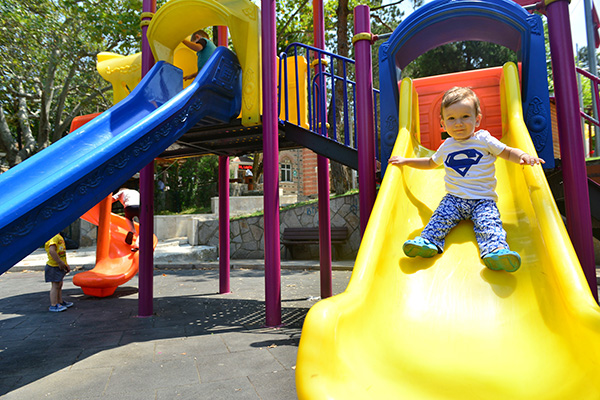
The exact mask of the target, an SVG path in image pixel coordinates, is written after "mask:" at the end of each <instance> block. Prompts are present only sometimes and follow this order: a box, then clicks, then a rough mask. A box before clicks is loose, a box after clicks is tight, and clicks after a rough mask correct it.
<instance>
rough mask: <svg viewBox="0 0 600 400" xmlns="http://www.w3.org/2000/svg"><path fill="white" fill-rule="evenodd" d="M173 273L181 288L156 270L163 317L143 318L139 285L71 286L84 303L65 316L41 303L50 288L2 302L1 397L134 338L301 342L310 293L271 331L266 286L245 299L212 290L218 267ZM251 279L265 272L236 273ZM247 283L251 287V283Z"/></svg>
mask: <svg viewBox="0 0 600 400" xmlns="http://www.w3.org/2000/svg"><path fill="white" fill-rule="evenodd" d="M168 274H169V275H170V277H169V278H170V279H169V285H170V286H173V285H175V286H176V287H169V286H167V285H164V284H163V282H161V280H160V277H161V275H162V272H158V273H157V274H156V276H155V288H154V296H155V300H154V311H155V315H153V316H152V317H148V318H139V317H137V314H138V299H137V297H138V296H137V289H136V288H134V287H131V286H125V287H120V288H118V289H117V291H116V292H115V294H114V295H113V296H110V297H106V298H102V299H98V298H93V297H89V296H86V295H84V294H83V293H82V292H81V290H80V289H79V288H72V286H70V285H67V284H65V287H70V288H69V289H65V290H64V295H65V297H66V298H69V299H71V300H73V301H74V302H75V304H76V305H75V307H73V308H70V309H69V310H68V311H65V312H62V313H58V314H56V313H50V312H48V311H47V308H46V306H43V307H42V306H40V305H44V304H46V303H47V302H48V292H47V291H41V290H40V291H32V292H30V293H26V294H20V295H15V296H10V297H5V298H2V299H0V341H1V342H0V343H1V344H0V396H1V395H4V394H6V393H8V392H10V391H12V390H16V389H18V388H20V387H23V386H26V385H28V384H29V383H31V382H34V381H37V380H39V379H41V378H43V377H45V376H48V375H50V374H53V373H54V372H57V371H59V370H61V369H64V368H68V367H69V366H71V365H73V364H75V363H78V362H80V361H82V360H84V359H85V358H87V357H90V356H92V355H94V354H96V353H99V352H102V351H104V350H110V349H113V348H116V347H119V346H125V345H127V344H130V343H136V342H137V343H140V342H148V341H153V340H161V339H176V338H186V337H187V338H189V337H194V336H201V335H215V334H223V333H228V332H238V333H249V334H252V335H254V336H253V338H252V339H253V340H254V339H255V341H254V342H252V343H251V344H250V346H252V347H269V346H297V345H298V342H299V339H300V331H301V327H302V323H303V321H304V317H305V316H306V313H307V311H308V309H309V307H303V306H289V304H295V302H296V300H303V298H299V299H290V300H287V301H285V300H284V302H283V304H284V306H283V307H282V322H283V324H284V327H283V328H282V329H273V328H266V327H265V326H264V321H265V319H264V318H265V308H264V302H263V300H261V299H258V298H257V299H252V298H251V297H252V296H257V293H258V294H260V293H259V292H261V291H262V290H264V289H262V287H261V288H260V290H258V289H254V292H252V293H251V292H250V291H249V292H248V293H247V294H248V296H246V297H250V299H242V298H235V295H219V294H218V293H211V292H210V291H206V290H205V288H206V286H207V285H206V283H207V282H210V283H211V286H214V280H215V279H216V280H217V281H218V274H217V273H215V272H212V271H210V272H206V273H203V274H199V273H198V271H184V270H182V271H169V272H168ZM245 274H247V276H244V275H245ZM173 275H175V277H173ZM248 278H252V279H257V278H260V277H258V276H257V273H256V272H255V271H248V272H247V273H246V272H244V271H240V272H238V273H237V275H236V279H240V282H243V280H244V279H248ZM156 282H158V284H157V283H156ZM290 285H294V284H290ZM290 285H288V286H290ZM239 286H240V289H239V292H243V291H244V285H242V284H239ZM42 287H45V286H42ZM263 287H264V286H263ZM203 290H204V291H203ZM194 291H196V293H193V292H194ZM179 293H181V294H179ZM240 295H244V293H241V294H240ZM261 333H264V335H261ZM261 336H263V337H261Z"/></svg>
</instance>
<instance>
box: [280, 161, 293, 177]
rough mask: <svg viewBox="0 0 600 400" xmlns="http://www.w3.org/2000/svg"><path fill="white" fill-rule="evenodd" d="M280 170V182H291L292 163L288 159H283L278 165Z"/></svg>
mask: <svg viewBox="0 0 600 400" xmlns="http://www.w3.org/2000/svg"><path fill="white" fill-rule="evenodd" d="M279 169H280V171H281V182H292V164H291V163H290V162H289V161H287V160H286V161H284V162H282V163H281V165H280V167H279Z"/></svg>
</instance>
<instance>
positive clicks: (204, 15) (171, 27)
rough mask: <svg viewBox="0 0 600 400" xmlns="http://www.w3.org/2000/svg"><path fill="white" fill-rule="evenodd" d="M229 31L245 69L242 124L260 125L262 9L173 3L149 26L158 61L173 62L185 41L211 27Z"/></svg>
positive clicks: (237, 2) (230, 3)
mask: <svg viewBox="0 0 600 400" xmlns="http://www.w3.org/2000/svg"><path fill="white" fill-rule="evenodd" d="M214 25H225V26H227V27H229V31H230V33H231V40H232V42H233V46H234V51H235V52H236V54H237V57H238V59H239V61H240V64H241V66H242V71H243V76H242V124H243V125H244V126H250V125H256V124H259V123H260V114H261V72H260V36H259V9H258V7H257V6H256V5H255V4H253V3H252V2H250V1H248V0H221V1H215V0H172V1H170V2H168V3H167V4H165V5H164V6H162V7H161V8H160V9H159V10H158V11H157V12H156V14H155V15H154V17H153V18H152V21H151V22H150V25H149V26H148V40H149V42H150V47H151V48H152V52H153V53H154V57H155V58H156V60H164V61H167V62H171V63H172V62H173V58H174V51H175V49H176V48H177V46H179V45H180V43H181V41H182V40H183V39H185V38H187V37H189V36H190V35H191V34H192V33H194V32H195V31H197V30H198V29H204V28H205V27H207V26H214Z"/></svg>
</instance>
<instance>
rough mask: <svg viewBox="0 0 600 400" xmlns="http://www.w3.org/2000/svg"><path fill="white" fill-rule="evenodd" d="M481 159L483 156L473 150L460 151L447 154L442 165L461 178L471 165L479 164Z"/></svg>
mask: <svg viewBox="0 0 600 400" xmlns="http://www.w3.org/2000/svg"><path fill="white" fill-rule="evenodd" d="M482 157H483V154H481V153H480V152H479V151H477V150H475V149H468V150H460V151H455V152H454V153H450V154H448V156H447V157H446V161H445V162H444V164H446V165H447V166H448V167H450V168H452V169H453V170H455V171H456V172H458V173H459V174H460V175H461V176H465V175H467V172H469V169H470V168H471V167H472V166H473V165H477V164H478V163H479V161H480V160H481V158H482Z"/></svg>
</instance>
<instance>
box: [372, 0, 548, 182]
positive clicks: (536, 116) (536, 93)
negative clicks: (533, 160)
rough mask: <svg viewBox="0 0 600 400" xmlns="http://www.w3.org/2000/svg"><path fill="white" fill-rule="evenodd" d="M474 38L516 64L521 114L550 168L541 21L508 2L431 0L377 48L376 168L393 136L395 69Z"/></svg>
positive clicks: (385, 157)
mask: <svg viewBox="0 0 600 400" xmlns="http://www.w3.org/2000/svg"><path fill="white" fill-rule="evenodd" d="M463 40H477V41H484V42H491V43H496V44H499V45H502V46H504V47H507V48H509V49H511V50H513V51H515V52H516V53H517V54H518V58H519V61H521V63H522V84H521V88H522V89H521V90H522V93H521V98H522V102H523V116H524V118H525V124H526V125H527V128H528V129H529V132H530V134H531V137H532V139H533V143H534V144H535V147H536V150H537V152H538V155H539V156H540V157H542V158H543V159H544V160H546V164H545V167H546V168H552V167H554V153H553V147H552V124H551V118H550V97H549V93H548V80H547V72H546V49H545V42H544V28H543V24H542V19H541V18H540V16H538V15H534V14H529V13H528V12H527V11H525V10H524V9H523V8H522V7H521V6H519V5H518V4H516V3H514V2H512V1H508V0H488V1H477V0H436V1H432V2H431V3H428V4H426V5H424V6H422V7H420V8H419V9H417V10H415V11H414V12H413V13H412V14H410V15H409V16H408V17H407V18H406V19H405V20H404V21H402V23H401V24H400V25H399V26H398V28H396V30H395V31H394V33H393V34H392V36H391V37H390V38H389V40H388V41H387V42H385V43H384V44H382V45H381V47H380V48H379V85H380V88H381V97H380V102H381V114H380V122H381V164H382V169H384V171H385V167H386V165H387V160H388V159H389V157H390V155H391V152H392V147H393V146H394V143H395V141H396V136H397V135H398V81H399V77H400V71H401V69H402V68H404V67H406V65H408V63H410V62H411V61H413V60H414V59H416V58H417V57H418V56H420V55H421V54H423V53H425V52H427V51H428V50H431V49H433V48H436V47H439V46H441V45H444V44H447V43H451V42H457V41H463Z"/></svg>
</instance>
